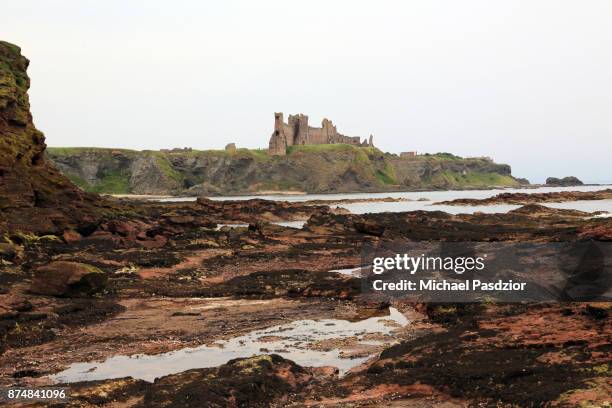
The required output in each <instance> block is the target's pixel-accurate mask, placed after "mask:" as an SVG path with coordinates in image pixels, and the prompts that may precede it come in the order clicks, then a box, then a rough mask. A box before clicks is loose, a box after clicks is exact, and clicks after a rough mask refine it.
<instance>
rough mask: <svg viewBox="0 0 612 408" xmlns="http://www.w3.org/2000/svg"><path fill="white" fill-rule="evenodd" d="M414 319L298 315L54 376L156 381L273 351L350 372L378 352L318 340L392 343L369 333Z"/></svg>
mask: <svg viewBox="0 0 612 408" xmlns="http://www.w3.org/2000/svg"><path fill="white" fill-rule="evenodd" d="M408 323H409V322H408V319H407V318H406V317H405V316H404V315H403V314H402V313H400V312H399V311H398V310H397V309H395V308H389V315H388V316H384V317H371V318H369V319H366V320H361V321H357V322H351V321H348V320H337V319H321V320H298V321H294V322H291V323H288V324H283V325H279V326H274V327H270V328H267V329H263V330H256V331H253V332H251V333H249V334H246V335H244V336H240V337H235V338H233V339H230V340H226V341H217V342H215V343H213V344H212V345H211V346H200V347H196V348H185V349H181V350H177V351H173V352H169V353H164V354H159V355H144V354H138V355H134V356H115V357H111V358H109V359H107V360H105V361H104V362H89V363H75V364H72V365H71V366H70V367H69V368H68V369H67V370H65V371H62V372H60V373H58V374H55V375H52V376H50V379H51V380H53V381H54V382H56V383H70V382H77V381H93V380H104V379H110V378H122V377H128V376H129V377H133V378H136V379H142V380H145V381H153V380H154V379H155V378H157V377H162V376H165V375H168V374H174V373H179V372H182V371H185V370H190V369H193V368H206V367H217V366H219V365H222V364H225V363H227V362H228V361H229V360H231V359H234V358H241V357H251V356H253V355H258V354H271V353H275V354H278V355H280V356H282V357H285V358H287V359H290V360H292V361H294V362H296V363H297V364H299V365H302V366H304V367H322V366H334V367H337V368H338V369H339V371H340V374H344V373H346V372H347V371H348V370H350V369H351V368H353V367H356V366H358V365H359V364H361V363H363V362H365V361H366V360H368V359H369V358H371V357H372V354H370V355H366V356H360V357H357V358H346V357H343V353H342V351H341V350H340V349H339V348H330V347H318V348H317V347H316V343H317V342H320V341H325V340H336V339H337V340H342V339H349V338H354V339H355V341H356V344H357V345H361V346H368V345H370V346H372V345H382V344H385V343H386V344H391V343H393V341H394V340H393V338H392V337H387V340H388V341H386V342H381V341H379V340H372V339H370V338H368V336H370V337H371V336H372V335H373V334H379V335H383V336H385V335H387V336H388V335H390V334H392V333H393V331H394V330H397V329H399V328H401V327H403V326H406V325H407V324H408ZM313 345H315V347H314V348H313Z"/></svg>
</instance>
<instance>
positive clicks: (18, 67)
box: [0, 41, 101, 233]
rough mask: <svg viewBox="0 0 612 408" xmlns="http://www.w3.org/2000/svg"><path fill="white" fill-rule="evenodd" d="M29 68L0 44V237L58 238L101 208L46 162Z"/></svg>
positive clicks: (8, 46) (10, 46)
mask: <svg viewBox="0 0 612 408" xmlns="http://www.w3.org/2000/svg"><path fill="white" fill-rule="evenodd" d="M28 64H29V61H28V59H27V58H25V57H24V56H22V55H21V50H20V48H19V47H17V46H16V45H13V44H10V43H7V42H4V41H0V232H3V231H7V230H15V231H30V232H36V233H57V232H60V231H62V230H63V229H65V228H69V227H74V226H76V225H78V224H82V223H86V222H91V221H93V220H95V218H96V217H97V216H98V215H99V214H100V211H101V207H100V203H99V201H98V198H97V196H95V195H92V194H89V193H86V192H84V191H82V190H81V189H79V188H78V187H76V186H75V185H74V184H73V183H72V182H70V180H68V179H67V178H66V177H65V176H64V175H62V174H61V173H60V172H59V171H58V170H57V169H56V168H55V167H54V166H53V165H52V164H51V163H49V162H48V161H47V160H46V159H45V155H44V152H45V148H46V145H45V137H44V135H43V134H42V132H40V131H39V130H37V129H36V127H35V126H34V124H33V122H32V115H31V113H30V102H29V99H28V89H29V87H30V78H29V77H28V75H27V73H26V70H27V68H28Z"/></svg>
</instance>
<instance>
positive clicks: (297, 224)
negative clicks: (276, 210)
mask: <svg viewBox="0 0 612 408" xmlns="http://www.w3.org/2000/svg"><path fill="white" fill-rule="evenodd" d="M272 224H276V225H280V226H282V227H289V228H297V229H302V227H303V226H304V224H306V221H280V222H273V223H272Z"/></svg>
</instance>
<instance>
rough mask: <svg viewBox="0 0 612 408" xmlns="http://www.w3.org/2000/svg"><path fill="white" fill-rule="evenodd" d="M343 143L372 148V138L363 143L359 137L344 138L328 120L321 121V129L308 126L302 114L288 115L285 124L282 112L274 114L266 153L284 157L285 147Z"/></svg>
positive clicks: (306, 118)
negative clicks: (272, 129)
mask: <svg viewBox="0 0 612 408" xmlns="http://www.w3.org/2000/svg"><path fill="white" fill-rule="evenodd" d="M336 143H344V144H350V145H353V146H363V147H367V146H373V137H372V136H371V135H370V138H369V140H367V139H364V140H363V142H362V141H361V138H360V137H359V136H345V135H343V134H341V133H338V130H337V128H336V126H334V124H333V123H332V121H331V120H329V119H323V121H322V123H321V127H320V128H317V127H311V126H309V125H308V116H307V115H303V114H301V113H300V114H298V115H289V118H288V119H287V123H285V121H284V118H283V113H282V112H276V113H275V114H274V132H273V133H272V136H271V137H270V143H269V149H268V153H269V154H270V155H273V156H284V155H285V154H287V147H289V146H294V145H316V144H336Z"/></svg>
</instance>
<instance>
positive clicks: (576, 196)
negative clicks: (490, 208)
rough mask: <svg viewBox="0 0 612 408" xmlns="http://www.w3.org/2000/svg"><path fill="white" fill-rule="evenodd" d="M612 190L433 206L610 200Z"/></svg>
mask: <svg viewBox="0 0 612 408" xmlns="http://www.w3.org/2000/svg"><path fill="white" fill-rule="evenodd" d="M610 199H612V189H606V190H599V191H558V192H557V191H555V192H551V193H501V194H497V195H496V196H493V197H489V198H482V199H475V198H458V199H455V200H451V201H439V202H437V203H434V205H460V206H463V205H492V204H518V205H524V204H534V203H562V202H566V201H582V200H610Z"/></svg>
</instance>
